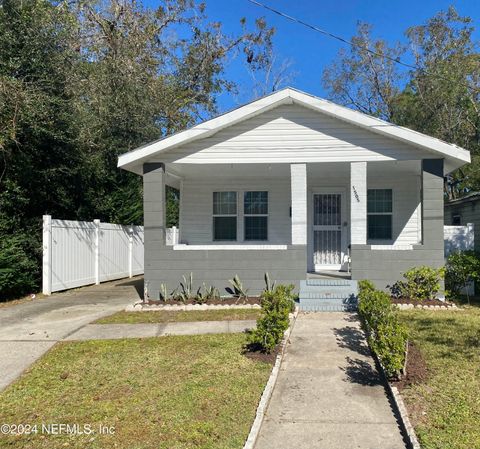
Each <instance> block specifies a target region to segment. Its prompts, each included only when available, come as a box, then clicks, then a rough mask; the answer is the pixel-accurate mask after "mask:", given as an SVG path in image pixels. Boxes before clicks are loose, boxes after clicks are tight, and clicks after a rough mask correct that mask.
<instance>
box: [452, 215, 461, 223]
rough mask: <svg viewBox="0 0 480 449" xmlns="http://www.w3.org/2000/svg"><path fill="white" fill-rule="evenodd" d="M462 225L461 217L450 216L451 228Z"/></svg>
mask: <svg viewBox="0 0 480 449" xmlns="http://www.w3.org/2000/svg"><path fill="white" fill-rule="evenodd" d="M461 224H462V217H461V216H460V215H459V214H453V215H452V226H460V225H461Z"/></svg>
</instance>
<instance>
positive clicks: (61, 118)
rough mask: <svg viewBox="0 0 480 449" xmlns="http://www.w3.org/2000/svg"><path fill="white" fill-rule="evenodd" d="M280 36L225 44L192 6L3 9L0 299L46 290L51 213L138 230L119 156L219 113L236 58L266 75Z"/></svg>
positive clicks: (136, 206) (50, 4)
mask: <svg viewBox="0 0 480 449" xmlns="http://www.w3.org/2000/svg"><path fill="white" fill-rule="evenodd" d="M273 32H274V30H273V29H272V28H270V27H268V25H267V24H266V22H265V21H264V20H263V19H257V20H256V21H255V23H254V24H253V25H252V26H250V25H249V24H247V22H246V21H245V20H244V19H241V20H240V24H239V31H238V33H237V34H236V35H233V36H231V35H226V34H225V33H224V32H223V31H222V27H221V26H220V24H218V23H210V22H208V18H207V15H206V10H205V6H204V5H203V4H200V5H198V6H197V5H196V4H195V3H194V1H193V0H164V1H162V2H161V4H160V6H158V7H157V8H155V9H150V8H146V7H143V6H142V5H141V4H140V3H139V2H137V1H136V0H73V1H60V2H59V1H53V0H22V1H21V2H20V1H17V0H0V240H1V241H2V244H1V245H0V265H1V266H0V288H1V289H2V291H1V292H0V298H4V297H5V296H6V293H5V292H8V295H20V294H23V293H26V292H28V291H29V290H30V289H31V288H32V286H35V287H36V288H38V286H39V282H40V256H41V242H40V239H41V216H42V214H45V213H50V214H52V215H55V216H57V217H62V218H68V219H77V220H91V219H93V218H100V219H101V220H103V221H113V222H116V223H122V224H141V222H142V185H141V178H140V177H138V176H136V175H133V174H131V173H128V172H126V171H123V170H119V169H117V157H118V155H119V154H120V153H122V152H125V151H127V150H130V149H132V148H135V147H137V146H139V145H141V144H143V143H145V142H149V141H151V140H154V139H158V138H161V137H164V136H166V135H169V134H171V133H174V132H177V131H179V130H182V129H184V128H186V127H187V126H189V125H191V124H194V123H196V122H197V121H199V120H200V119H201V118H207V117H209V116H211V115H213V114H215V113H216V112H217V104H216V97H217V95H218V94H219V93H221V92H224V91H234V90H235V89H236V88H237V84H236V83H235V82H234V81H233V80H230V79H228V78H227V77H226V75H225V73H224V68H225V65H226V64H227V62H228V61H229V59H230V58H233V57H239V56H242V57H244V58H245V60H246V61H247V64H248V65H249V67H251V69H252V70H253V71H257V70H262V69H263V68H264V67H265V66H266V64H268V63H269V57H270V55H271V50H270V49H271V46H272V36H273ZM168 198H169V199H170V200H171V205H170V209H169V220H170V222H171V223H174V222H175V220H176V219H177V218H176V217H178V213H177V212H176V210H175V208H176V207H177V206H178V204H175V201H176V202H177V203H178V193H176V192H174V191H169V194H168ZM13 234H15V239H13V238H12V236H13ZM14 253H18V254H21V259H22V260H20V258H19V260H18V263H17V262H16V261H15V258H12V254H14ZM5 261H8V262H5ZM32 261H33V262H34V263H33V264H31V262H32ZM5 263H8V264H11V263H12V264H14V265H15V266H13V267H7V268H6V269H5V268H4V267H3V265H4V264H5ZM27 266H34V267H36V268H35V270H28V274H29V276H30V277H31V278H30V279H29V280H27V279H25V280H22V281H21V282H20V283H18V282H17V283H16V284H15V285H13V283H12V279H17V280H20V279H23V278H22V277H21V276H18V274H19V273H20V272H21V271H22V270H25V267H27ZM2 276H3V277H2ZM7 276H8V277H7ZM22 285H23V287H22Z"/></svg>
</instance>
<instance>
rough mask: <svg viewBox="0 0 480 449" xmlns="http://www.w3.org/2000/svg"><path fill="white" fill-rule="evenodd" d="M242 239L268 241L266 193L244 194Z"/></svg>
mask: <svg viewBox="0 0 480 449" xmlns="http://www.w3.org/2000/svg"><path fill="white" fill-rule="evenodd" d="M243 215H244V233H245V236H244V239H245V240H268V192H259V191H257V192H244V197H243Z"/></svg>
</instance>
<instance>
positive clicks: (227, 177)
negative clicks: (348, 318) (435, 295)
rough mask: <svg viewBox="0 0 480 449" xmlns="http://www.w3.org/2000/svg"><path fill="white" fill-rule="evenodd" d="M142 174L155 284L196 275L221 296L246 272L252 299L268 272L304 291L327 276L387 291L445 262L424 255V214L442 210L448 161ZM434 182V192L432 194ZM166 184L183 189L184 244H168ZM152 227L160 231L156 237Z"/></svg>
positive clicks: (193, 167)
mask: <svg viewBox="0 0 480 449" xmlns="http://www.w3.org/2000/svg"><path fill="white" fill-rule="evenodd" d="M432 164H433V165H434V170H433V171H435V173H432V168H431V166H432ZM435 164H436V165H435ZM144 169H145V174H144V182H145V186H146V189H145V214H146V216H147V215H150V217H149V219H148V220H147V219H146V223H147V225H146V229H145V232H146V233H147V234H148V233H149V232H151V233H155V234H156V237H155V238H148V237H147V240H149V241H150V242H151V245H150V246H151V248H148V247H147V248H146V251H147V253H148V252H149V251H150V254H151V255H150V256H149V255H148V254H147V256H146V259H145V261H146V263H145V270H146V273H148V270H149V265H150V269H151V270H153V271H154V272H155V273H154V275H153V276H150V278H151V279H164V280H165V281H167V280H168V281H169V282H176V283H178V281H179V280H180V279H181V276H182V275H183V274H188V273H190V272H193V273H194V278H195V279H196V280H198V281H199V282H200V283H201V282H202V281H205V282H207V283H208V282H211V283H212V284H215V285H218V284H220V285H218V286H219V287H220V288H221V287H222V283H223V284H226V283H227V282H228V279H230V278H231V277H233V276H234V275H235V274H238V275H239V277H240V278H241V279H242V280H243V281H244V284H246V285H247V286H251V288H252V291H257V290H261V289H262V288H263V273H264V272H269V273H270V275H271V276H272V278H274V279H277V280H278V281H281V282H292V283H294V284H296V285H299V281H300V280H302V279H309V278H329V277H336V278H352V279H362V278H371V279H379V280H381V281H385V282H384V284H386V283H387V282H391V281H392V279H395V278H398V277H399V276H400V271H401V269H402V268H403V269H407V268H409V267H411V266H413V265H416V264H417V263H416V262H415V260H416V259H418V260H420V259H422V257H423V256H427V257H430V260H431V261H433V263H437V261H436V252H435V251H434V252H435V254H434V253H430V254H426V253H423V256H422V257H420V254H418V257H417V253H418V250H426V249H430V248H431V249H432V250H435V249H436V248H433V247H431V246H428V245H427V246H425V245H424V244H423V243H424V238H423V234H424V232H423V231H424V221H425V218H426V217H422V210H427V211H428V210H433V209H436V207H437V204H438V201H441V200H442V198H441V195H442V190H441V183H442V182H443V161H442V160H424V161H422V160H413V161H412V160H408V161H378V162H376V161H373V162H368V163H367V162H322V163H318V162H317V163H298V164H296V163H291V164H287V163H276V164H264V163H262V164H250V163H249V164H180V163H167V164H161V163H149V164H145V166H144ZM432 182H435V186H434V188H428V186H432ZM439 183H440V184H439ZM437 184H438V185H437ZM165 185H171V186H172V187H175V188H177V189H178V190H179V191H180V213H179V215H180V221H179V229H178V233H177V239H175V241H169V242H167V239H166V235H165V233H166V230H165V212H164V206H165V204H161V205H160V204H159V203H160V202H161V201H160V199H162V198H165ZM426 187H427V189H426ZM436 189H438V191H437V190H436ZM149 191H151V193H149ZM434 191H435V193H432V192H434ZM422 192H429V195H430V196H432V195H433V196H434V198H432V200H434V201H435V203H429V204H430V205H429V206H428V205H427V207H425V201H427V202H429V201H430V198H429V197H428V196H427V197H425V195H423V202H422ZM163 203H164V202H163ZM433 206H435V207H433ZM441 211H442V209H441V208H439V210H438V211H435V215H437V214H438V213H440V214H441ZM427 214H428V212H427ZM435 218H436V220H435V226H434V227H435V230H434V231H432V232H436V227H439V229H438V231H439V232H438V239H437V240H438V241H439V242H440V245H441V246H440V247H441V250H442V252H441V254H443V235H442V232H443V228H442V226H443V225H442V218H443V217H435ZM437 222H438V223H439V226H437V224H438V223H437ZM148 223H156V224H157V225H159V226H155V229H153V227H151V226H150V228H152V229H149V226H148ZM160 224H163V226H160ZM431 224H432V223H430V224H429V225H428V227H429V229H430V228H431ZM429 232H430V235H431V236H432V237H433V238H434V239H436V238H437V236H435V235H434V234H432V232H431V231H429ZM161 252H163V254H164V256H165V257H164V256H161ZM414 253H415V255H413V254H414ZM167 254H168V255H167ZM377 259H378V260H381V261H382V262H381V264H380V265H378V262H376V260H377ZM399 261H400V265H399V263H398V262H399ZM402 261H403V262H402ZM440 263H441V261H440ZM375 266H377V267H378V268H375ZM373 270H376V271H377V272H378V273H380V276H378V274H377V273H375V275H372V271H373ZM147 277H148V274H147ZM381 283H382V282H380V284H381ZM380 286H382V285H380Z"/></svg>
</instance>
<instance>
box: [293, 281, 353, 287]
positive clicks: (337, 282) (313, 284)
mask: <svg viewBox="0 0 480 449" xmlns="http://www.w3.org/2000/svg"><path fill="white" fill-rule="evenodd" d="M300 283H301V284H302V285H305V286H306V285H308V286H325V285H329V286H333V285H335V286H339V285H348V286H351V285H357V281H352V280H351V279H307V280H305V281H300Z"/></svg>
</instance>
